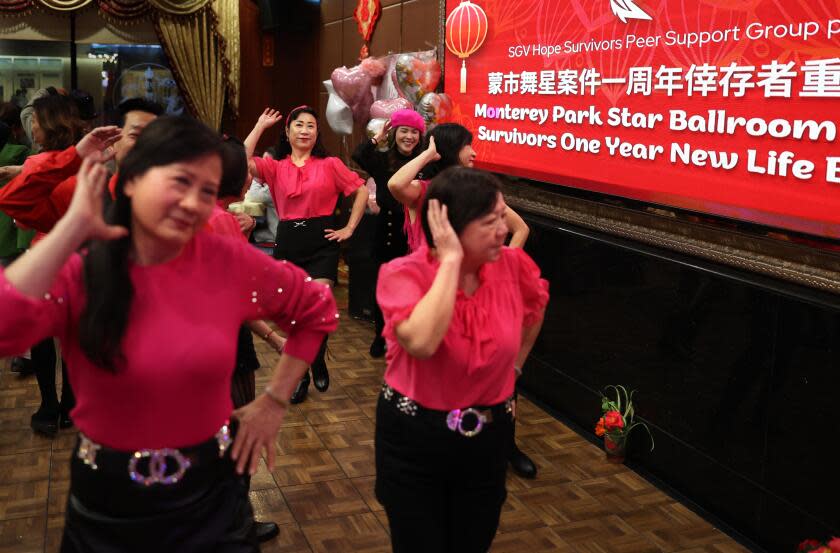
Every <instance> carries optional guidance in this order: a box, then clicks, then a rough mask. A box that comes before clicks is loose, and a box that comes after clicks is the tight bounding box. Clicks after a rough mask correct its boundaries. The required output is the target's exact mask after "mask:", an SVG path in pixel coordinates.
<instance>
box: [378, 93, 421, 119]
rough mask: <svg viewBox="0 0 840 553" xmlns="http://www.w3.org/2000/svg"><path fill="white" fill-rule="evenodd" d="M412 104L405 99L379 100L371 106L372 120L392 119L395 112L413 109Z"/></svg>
mask: <svg viewBox="0 0 840 553" xmlns="http://www.w3.org/2000/svg"><path fill="white" fill-rule="evenodd" d="M412 107H413V106H412V105H411V102H409V101H408V100H406V99H405V98H391V99H389V100H377V101H375V102H374V103H373V105H372V106H370V118H371V119H390V118H391V115H392V114H393V113H394V112H395V111H399V110H401V109H411V108H412Z"/></svg>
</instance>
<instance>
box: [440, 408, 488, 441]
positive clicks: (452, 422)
mask: <svg viewBox="0 0 840 553" xmlns="http://www.w3.org/2000/svg"><path fill="white" fill-rule="evenodd" d="M467 415H472V416H474V417H475V419H476V423H475V428H473V429H472V430H465V429H464V418H465V417H466V416H467ZM486 422H487V418H486V417H485V416H484V415H482V414H481V413H480V412H479V411H478V410H477V409H473V408H472V407H470V408H468V409H463V410H461V409H453V410H452V411H450V412H449V413H448V414H447V415H446V426H447V427H448V428H449V430H451V431H453V432H456V431H457V432H459V433H460V434H461V435H462V436H465V437H467V438H472V437H473V436H476V435H478V434H479V433H480V432H481V429H482V428H484V424H485V423H486Z"/></svg>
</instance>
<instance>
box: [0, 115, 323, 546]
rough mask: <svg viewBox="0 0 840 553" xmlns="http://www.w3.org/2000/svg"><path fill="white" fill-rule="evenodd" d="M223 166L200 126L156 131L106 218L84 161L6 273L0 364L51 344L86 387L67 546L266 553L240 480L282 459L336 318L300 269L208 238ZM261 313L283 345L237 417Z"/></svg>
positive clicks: (100, 185) (79, 389)
mask: <svg viewBox="0 0 840 553" xmlns="http://www.w3.org/2000/svg"><path fill="white" fill-rule="evenodd" d="M225 155H226V154H225V150H224V149H223V146H222V142H221V139H220V138H219V137H218V135H216V134H215V133H214V132H212V131H211V130H210V129H208V128H207V127H205V126H204V125H202V124H201V123H199V122H196V121H193V120H190V119H186V118H183V119H181V118H177V119H176V118H160V119H158V120H156V121H155V122H153V123H151V124H150V125H149V126H148V127H147V128H146V129H145V130H144V131H143V133H142V134H141V135H140V137H139V138H138V140H137V143H136V145H135V146H134V148H133V149H132V150H131V152H130V153H129V154H128V155H127V156H126V158H125V160H124V161H123V163H122V164H121V165H120V174H119V179H118V182H117V187H116V199H115V201H114V203H113V204H112V205H111V207H110V208H109V211H108V214H107V216H106V218H105V219H103V217H102V199H103V195H104V193H105V181H106V169H105V168H104V166H103V165H101V164H99V163H97V162H96V161H93V160H91V159H86V160H85V161H84V162H83V163H82V167H81V169H80V171H79V175H78V183H77V187H76V191H75V193H74V196H73V200H72V202H71V204H70V207H69V209H68V211H67V213H66V214H65V216H64V217H63V218H62V219H61V220H60V221H59V222H58V224H57V225H56V227H55V229H54V230H53V231H52V232H51V233H50V234H49V235H47V237H46V238H44V239H43V240H42V241H41V242H40V243H39V244H38V245H37V246H36V247H34V248H32V249H31V250H30V251H28V252H27V253H26V254H25V255H24V256H22V257H20V258H19V259H18V260H17V261H15V263H13V264H12V265H11V266H9V267H8V268H7V269H6V270H5V272H4V273H0V312H3V313H18V314H20V315H19V317H18V318H16V319H15V320H14V321H12V320H10V318H9V317H3V318H0V355H3V354H6V353H8V352H11V351H16V350H20V349H22V348H24V347H26V346H28V345H30V344H32V343H34V342H36V341H37V340H39V339H40V338H42V337H44V336H58V337H59V339H60V341H61V346H62V350H63V352H64V354H65V356H66V359H67V364H68V367H69V376H70V380H71V382H72V384H73V388H74V390H75V391H76V400H77V402H76V406H75V408H74V409H73V411H72V413H71V414H72V417H73V420H74V421H75V423H76V425H77V426H78V428H79V430H80V434H79V441H78V443H77V445H76V448H75V450H74V453H73V456H72V459H71V469H70V474H71V477H70V494H69V498H68V505H67V510H66V521H65V530H64V537H63V543H62V551H64V552H75V551H97V552H100V551H190V552H201V551H225V552H233V551H236V552H239V551H252V552H256V551H257V548H256V545H255V544H254V540H253V514H252V511H251V508H250V504H249V502H248V496H247V487H246V486H245V484H244V481H243V476H242V475H243V473H249V474H253V473H254V472H255V471H256V469H257V466H258V463H259V459H260V455H261V453H262V452H263V451H264V450H265V451H266V460H267V462H268V465H269V466H272V465H273V464H274V455H275V448H274V447H273V442H274V439H275V437H276V434H277V431H278V429H279V427H280V425H281V423H282V420H283V417H284V415H285V413H286V409H287V402H286V399H287V398H288V397H289V396H290V395H291V393H292V390H293V389H294V387H295V385H296V383H297V381H298V379H299V378H300V375H301V374H303V372H304V371H305V370H306V366H307V365H308V363H309V362H310V361H311V359H312V358H313V357H314V355H315V353H316V352H317V350H318V347H319V345H320V343H321V342H322V340H323V338H324V336H325V335H326V334H327V333H328V332H330V331H332V330H333V329H335V327H336V318H337V317H338V314H337V313H336V309H335V302H334V301H333V298H332V295H331V294H330V292H329V290H328V289H327V288H326V287H324V286H322V285H319V284H316V283H314V282H313V281H312V280H311V279H310V278H309V277H307V275H306V274H305V273H304V272H303V271H302V270H300V269H298V268H296V267H294V266H293V265H292V264H289V263H283V262H278V261H274V260H272V259H270V258H268V257H267V256H265V255H264V254H262V253H260V252H259V251H256V250H255V249H254V248H252V247H250V246H249V245H248V244H246V243H245V242H244V241H242V240H234V239H231V238H227V237H223V236H218V235H215V234H212V233H209V232H201V229H203V228H204V226H205V225H206V223H207V221H208V218H209V217H210V214H211V212H212V211H213V207H214V205H215V203H216V196H217V190H218V188H219V183H220V181H221V179H222V175H223V158H224V156H225ZM106 221H107V222H106ZM83 244H88V245H87V246H86V248H85V249H84V250H82V253H75V252H76V251H77V250H78V249H79V247H80V246H82V245H83ZM21 317H22V318H23V320H21V319H20V318H21ZM262 318H269V319H272V320H274V321H275V322H276V323H277V324H278V325H279V326H280V327H281V328H282V329H283V330H284V331H286V332H287V333H288V342H287V343H286V346H285V349H284V353H283V355H281V357H280V361H279V363H278V365H277V368H276V370H275V374H274V376H273V378H272V381H271V384H270V385H269V386H268V387H267V388H266V390H265V393H263V394H261V395H260V396H259V397H258V398H257V399H256V400H255V401H253V402H252V403H250V404H248V405H247V406H245V407H243V408H241V409H238V410H236V411H234V412H233V413H231V411H232V404H231V397H230V392H231V390H230V382H231V375H232V371H233V366H234V359H235V354H236V336H237V329H238V328H239V326H240V325H241V324H242V323H243V322H244V321H248V320H253V319H262ZM231 416H233V417H234V418H235V419H237V421H238V430H235V429H233V428H231V427H229V426H228V419H229V418H230V417H231ZM234 435H235V439H234V438H233V437H234ZM229 446H230V447H229Z"/></svg>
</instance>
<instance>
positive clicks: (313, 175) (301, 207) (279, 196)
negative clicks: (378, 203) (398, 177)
mask: <svg viewBox="0 0 840 553" xmlns="http://www.w3.org/2000/svg"><path fill="white" fill-rule="evenodd" d="M251 159H252V160H253V161H254V164H255V166H256V168H257V172H258V173H259V175H258V178H259V179H260V180H261V181H263V182H264V183H266V184H268V186H269V189H270V190H271V197H272V198H273V199H274V206H275V207H276V208H277V213H282V216H281V219H282V220H283V221H290V220H295V219H309V218H312V217H325V216H327V215H332V214H333V212H334V211H335V205H336V203H337V202H338V196H339V194H344V195H345V196H349V195H350V194H352V193H353V192H355V191H356V190H358V189H359V187H361V186H363V185H364V183H365V181H363V180H362V178H361V177H360V176H359V175H357V174H356V173H354V172H353V171H351V170H350V169H348V168H347V166H346V165H344V163H342V161H341V160H340V159H338V158H337V157H324V158H320V157H310V158H309V159H307V160H306V163H304V165H303V166H302V167H298V166H297V165H295V164H294V163H292V160H291V158H289V157H288V156H287V157H286V158H285V159H281V160H279V161H277V160H274V159H264V158H261V157H254V158H251Z"/></svg>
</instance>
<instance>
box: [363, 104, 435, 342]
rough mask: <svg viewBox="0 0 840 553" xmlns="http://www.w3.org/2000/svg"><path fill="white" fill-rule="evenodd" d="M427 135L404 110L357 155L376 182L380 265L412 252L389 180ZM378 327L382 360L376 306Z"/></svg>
mask: <svg viewBox="0 0 840 553" xmlns="http://www.w3.org/2000/svg"><path fill="white" fill-rule="evenodd" d="M425 132H426V123H425V122H424V121H423V117H422V116H421V115H420V114H419V113H417V112H416V111H414V110H413V109H401V110H398V111H395V112H394V113H393V115H391V119H390V120H389V121H387V122H386V123H385V124H384V125H383V126H382V130H380V131H379V132H378V133H377V134H376V136H374V137H373V138H372V139H370V140H365V141H363V142H362V143H361V144H359V146H358V147H357V148H356V151H355V152H354V153H353V161H355V162H356V163H358V164H359V167H361V168H362V169H364V170H365V171H366V172H367V173H368V174H369V175H370V176H371V177H372V178H373V180H374V182H375V183H376V205H377V206H378V208H379V213H378V214H377V215H376V232H375V234H374V248H373V252H374V256H375V259H376V262H377V263H378V264H379V265H382V263H387V262H388V261H391V260H392V259H396V258H397V257H401V256H403V255H405V254H407V253H408V239H407V238H406V235H405V230H404V229H403V227H404V225H405V210H404V209H403V206H402V205H401V204H400V203H399V202H398V201H397V200H396V198H394V196H393V195H392V194H391V191H390V190H388V181H389V180H391V177H393V176H394V173H396V172H397V170H398V169H399V168H400V167H402V166H403V165H405V164H406V163H408V162H409V161H411V160H412V159H414V157H416V156H417V154H418V153H419V150H420V141H421V140H422V139H423V133H425ZM383 144H391V146H390V147H389V148H388V149H387V150H385V151H380V150H379V149H378V148H379V147H380V146H382V145H383ZM377 272H378V267H377ZM374 326H375V330H376V335H375V336H374V338H373V342H372V343H371V345H370V355H371V357H382V356H383V355H384V354H385V339H384V338H383V337H382V329H383V328H384V327H385V320H384V319H383V318H382V310H380V309H379V306H378V305H374Z"/></svg>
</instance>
